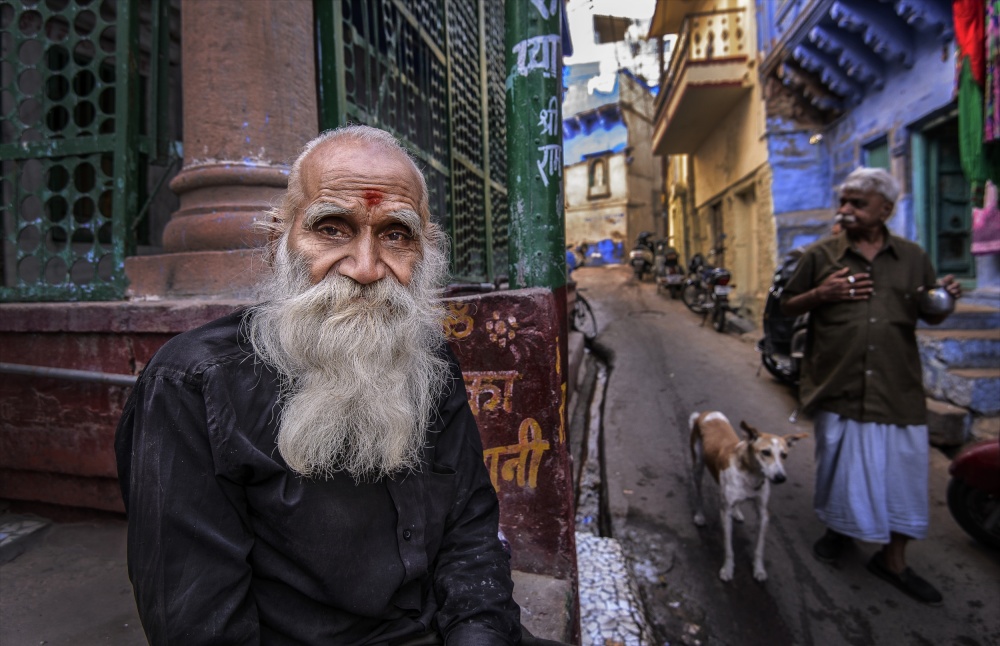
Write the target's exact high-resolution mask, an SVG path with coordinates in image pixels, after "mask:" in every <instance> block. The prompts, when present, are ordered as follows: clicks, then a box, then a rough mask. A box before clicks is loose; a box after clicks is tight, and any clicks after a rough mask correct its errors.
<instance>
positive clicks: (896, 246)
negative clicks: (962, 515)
mask: <svg viewBox="0 0 1000 646" xmlns="http://www.w3.org/2000/svg"><path fill="white" fill-rule="evenodd" d="M886 236H887V238H886V244H885V246H884V247H883V248H882V249H881V250H880V251H879V252H878V254H877V255H876V256H875V259H874V260H873V261H871V262H869V261H868V259H867V258H865V257H864V256H863V255H862V254H861V253H860V252H859V251H857V250H856V249H855V248H854V247H852V245H851V243H850V241H848V239H847V235H846V234H844V233H841V234H838V235H835V236H831V237H828V238H824V239H822V240H820V241H818V242H816V243H814V244H813V245H811V246H810V247H808V248H807V249H806V251H805V253H804V255H803V256H802V258H801V259H800V260H799V264H798V267H797V268H796V270H795V273H794V274H793V275H792V277H791V279H790V280H789V281H788V285H787V286H786V287H785V289H784V292H783V294H782V296H781V299H782V301H787V300H788V299H790V298H791V297H793V296H797V295H799V294H803V293H805V292H808V291H809V290H810V289H812V288H814V287H816V286H818V285H819V284H820V283H822V282H823V280H824V279H826V277H827V276H829V275H830V274H832V273H833V272H835V271H837V270H839V269H841V268H843V267H850V268H851V273H852V274H858V273H867V274H870V275H871V278H872V282H873V288H874V293H873V294H872V296H871V298H869V299H868V300H857V301H840V302H837V303H826V304H823V305H820V306H819V307H815V308H813V309H812V310H810V312H809V333H808V337H807V341H806V355H805V360H804V362H803V370H802V378H801V381H800V384H799V399H800V400H801V402H802V406H803V409H805V410H806V411H812V410H816V409H819V410H825V411H830V412H832V413H836V414H838V415H840V416H842V417H847V418H849V419H852V420H856V421H859V422H877V423H882V424H897V425H909V424H925V423H926V420H927V408H926V404H925V402H924V397H925V395H924V383H923V372H922V369H921V366H920V354H919V352H918V350H917V338H916V325H917V319H918V317H919V315H918V311H917V307H918V305H917V303H918V298H917V296H918V292H917V289H918V288H919V287H924V286H930V285H933V284H934V282H935V280H936V277H935V275H934V268H933V267H932V266H931V263H930V259H929V258H928V257H927V254H926V253H924V251H923V249H921V248H920V247H918V246H917V245H916V244H914V243H912V242H910V241H908V240H904V239H903V238H897V237H896V236H892V235H890V234H889V233H888V231H886Z"/></svg>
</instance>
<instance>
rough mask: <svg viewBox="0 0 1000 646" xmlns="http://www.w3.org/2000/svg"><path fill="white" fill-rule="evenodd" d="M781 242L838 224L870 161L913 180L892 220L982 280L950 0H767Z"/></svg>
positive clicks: (763, 36)
mask: <svg viewBox="0 0 1000 646" xmlns="http://www.w3.org/2000/svg"><path fill="white" fill-rule="evenodd" d="M757 14H758V22H757V24H758V29H759V31H760V34H759V38H758V43H759V47H760V53H761V58H762V65H761V77H762V81H763V83H764V84H765V101H766V105H767V110H766V114H767V135H766V136H767V144H768V158H769V161H770V164H771V167H772V169H773V175H774V179H773V189H772V192H773V196H774V212H775V220H776V227H777V234H778V247H779V253H784V252H785V251H787V250H788V249H790V248H792V247H794V246H797V245H800V244H803V243H806V242H810V241H812V240H814V239H816V238H817V237H818V236H819V235H822V234H823V233H825V232H826V231H827V230H828V229H829V226H830V224H831V218H832V215H833V207H834V197H833V187H834V186H835V185H836V184H838V183H839V182H840V181H842V180H843V178H844V177H845V176H846V175H847V174H848V173H849V172H851V170H853V169H854V168H856V167H857V166H860V165H867V166H882V167H884V168H887V169H889V170H890V172H892V173H893V175H894V176H895V177H896V178H897V179H899V180H900V183H901V184H902V186H903V196H902V198H901V200H900V203H899V204H898V205H897V209H896V214H895V215H894V216H893V218H892V219H891V220H890V222H889V225H890V228H891V229H892V230H893V231H894V232H895V233H896V234H898V235H901V236H904V237H906V238H909V239H912V240H916V241H918V242H920V243H921V244H923V246H924V247H925V248H926V249H927V250H928V252H929V253H930V254H931V257H932V259H933V261H934V263H935V267H936V268H937V269H938V271H939V272H941V273H954V274H956V275H958V276H961V277H962V278H963V279H965V280H966V281H967V283H968V284H969V285H970V286H972V285H973V284H974V281H975V277H976V266H975V262H974V260H973V257H972V256H971V254H970V251H969V249H970V228H971V221H970V216H971V203H970V199H969V194H970V193H969V191H970V187H969V185H968V183H967V182H966V181H965V179H964V176H963V175H962V173H961V169H960V167H959V159H958V148H957V102H956V100H955V93H954V86H955V59H954V55H953V52H954V50H955V47H954V43H953V28H952V20H951V2H950V1H949V0H896V1H891V2H890V1H881V2H880V1H877V0H758V2H757Z"/></svg>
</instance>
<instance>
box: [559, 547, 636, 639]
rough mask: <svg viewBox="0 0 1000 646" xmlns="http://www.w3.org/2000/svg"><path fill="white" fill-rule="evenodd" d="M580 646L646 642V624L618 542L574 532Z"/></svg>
mask: <svg viewBox="0 0 1000 646" xmlns="http://www.w3.org/2000/svg"><path fill="white" fill-rule="evenodd" d="M576 558H577V570H578V572H579V576H580V634H581V638H582V644H583V646H647V644H649V643H650V642H649V634H650V632H649V628H648V624H647V623H646V619H645V617H644V615H643V611H642V604H641V603H640V602H639V595H638V593H637V591H636V585H635V582H634V580H633V578H632V575H631V573H630V572H629V569H628V565H627V564H626V561H625V554H624V552H623V551H622V547H621V544H620V543H619V542H618V541H616V540H615V539H613V538H602V537H600V536H595V535H594V534H591V533H589V532H577V533H576Z"/></svg>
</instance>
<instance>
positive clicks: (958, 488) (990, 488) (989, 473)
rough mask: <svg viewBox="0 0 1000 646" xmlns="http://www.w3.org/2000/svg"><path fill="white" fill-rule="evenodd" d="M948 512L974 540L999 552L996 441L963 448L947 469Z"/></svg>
mask: <svg viewBox="0 0 1000 646" xmlns="http://www.w3.org/2000/svg"><path fill="white" fill-rule="evenodd" d="M948 472H949V473H950V474H951V480H950V481H949V483H948V510H949V511H950V512H951V515H952V516H953V517H954V518H955V522H957V523H958V524H959V526H960V527H961V528H962V529H964V530H965V531H966V533H968V534H969V536H972V537H973V538H974V539H976V540H977V541H979V542H980V543H982V544H983V545H987V546H989V547H992V548H994V549H1000V439H998V440H983V441H982V442H976V443H974V444H971V445H969V446H967V447H966V448H964V449H963V450H962V451H961V452H959V454H958V455H957V456H956V457H955V459H954V460H952V462H951V466H950V467H949V468H948Z"/></svg>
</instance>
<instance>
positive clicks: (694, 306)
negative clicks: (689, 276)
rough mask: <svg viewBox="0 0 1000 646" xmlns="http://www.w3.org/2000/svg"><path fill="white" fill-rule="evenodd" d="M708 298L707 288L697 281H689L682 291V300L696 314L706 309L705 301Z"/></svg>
mask: <svg viewBox="0 0 1000 646" xmlns="http://www.w3.org/2000/svg"><path fill="white" fill-rule="evenodd" d="M707 298H708V294H707V293H706V292H705V290H704V289H702V288H701V286H700V285H697V284H695V283H688V284H687V285H685V286H684V290H683V291H682V292H681V300H682V301H684V304H685V305H687V308H688V309H689V310H691V311H692V312H694V313H695V314H701V313H702V312H704V311H705V301H706V300H707Z"/></svg>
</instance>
